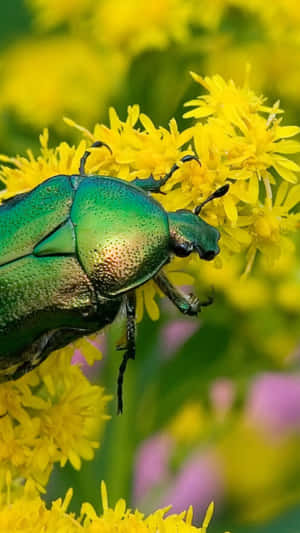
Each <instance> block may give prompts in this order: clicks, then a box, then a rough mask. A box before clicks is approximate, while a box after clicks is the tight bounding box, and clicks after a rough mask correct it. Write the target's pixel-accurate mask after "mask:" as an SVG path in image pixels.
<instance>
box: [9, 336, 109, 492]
mask: <svg viewBox="0 0 300 533" xmlns="http://www.w3.org/2000/svg"><path fill="white" fill-rule="evenodd" d="M73 351H74V348H73V349H72V347H71V346H69V347H67V348H65V349H63V350H60V351H59V352H55V353H54V354H53V355H51V356H50V357H49V358H48V359H47V360H46V361H45V362H44V363H43V364H42V365H41V366H40V367H39V368H37V369H36V370H34V371H32V372H30V373H29V374H26V375H25V376H23V377H22V378H20V379H18V380H17V381H13V382H8V383H3V384H1V387H0V411H1V414H2V418H1V419H0V465H1V466H0V492H1V490H3V486H4V484H5V473H6V472H7V471H10V472H11V474H12V477H13V480H15V486H14V488H15V491H16V493H18V492H19V490H20V482H21V481H22V479H32V480H34V481H35V482H37V483H38V484H39V485H42V486H45V484H46V483H47V482H48V478H49V474H50V473H51V470H52V468H53V465H54V463H55V462H59V463H60V464H61V465H64V464H65V463H66V462H67V461H70V463H71V464H72V465H73V466H74V468H76V469H79V468H80V465H81V459H85V460H91V459H92V458H93V456H94V449H95V448H97V447H98V434H99V429H100V428H101V425H103V423H104V421H105V420H106V419H107V418H108V417H107V415H106V414H105V409H106V404H107V402H108V400H109V399H110V398H109V397H108V396H105V395H104V392H103V389H101V388H100V387H98V386H95V385H91V384H90V383H89V381H88V380H87V379H86V377H85V376H84V375H83V373H82V372H81V370H80V368H79V367H78V366H74V365H73V366H72V365H71V358H72V355H73ZM18 480H19V481H18Z"/></svg>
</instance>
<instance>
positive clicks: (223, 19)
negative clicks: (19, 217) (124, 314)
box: [0, 0, 300, 533]
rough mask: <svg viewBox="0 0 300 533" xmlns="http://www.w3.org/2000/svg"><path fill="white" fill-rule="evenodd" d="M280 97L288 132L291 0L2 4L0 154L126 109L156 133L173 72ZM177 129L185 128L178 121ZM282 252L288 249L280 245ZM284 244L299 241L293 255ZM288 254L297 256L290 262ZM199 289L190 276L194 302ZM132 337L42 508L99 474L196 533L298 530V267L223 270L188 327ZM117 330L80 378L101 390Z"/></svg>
mask: <svg viewBox="0 0 300 533" xmlns="http://www.w3.org/2000/svg"><path fill="white" fill-rule="evenodd" d="M247 64H251V73H250V86H251V87H252V88H253V89H254V90H256V91H257V92H258V93H259V94H260V93H261V92H262V93H263V94H265V95H266V96H267V97H268V99H269V100H268V101H269V102H273V101H274V100H277V99H280V101H281V107H282V108H283V109H284V110H285V111H286V117H287V120H288V121H289V123H294V124H299V123H300V99H299V94H300V71H299V64H300V7H298V3H297V2H296V1H292V0H286V1H284V0H282V1H280V0H273V2H272V3H271V4H270V5H269V4H268V5H267V4H266V3H265V2H263V1H262V0H256V1H254V0H252V1H249V2H247V3H246V2H242V1H241V0H240V1H239V0H218V1H216V2H210V1H209V0H206V1H205V0H202V1H201V0H198V1H192V0H186V1H185V0H160V1H159V2H158V1H157V2H156V1H154V2H152V3H151V5H150V3H149V2H148V3H147V2H144V1H141V2H134V1H130V0H122V1H121V0H120V1H118V0H112V1H108V0H105V1H104V0H103V1H95V0H72V1H68V0H60V1H57V0H45V1H44V0H28V1H25V0H24V1H22V0H11V1H10V2H2V4H1V17H0V95H1V98H0V118H1V120H0V152H2V153H6V154H9V155H13V154H15V153H20V154H22V153H25V151H26V149H28V148H31V149H32V150H33V152H34V153H37V150H38V135H39V133H40V132H41V130H42V129H43V127H49V128H50V133H51V143H52V145H55V144H56V142H59V141H62V140H67V141H69V142H76V140H77V139H78V137H76V133H74V131H73V130H71V129H70V128H68V127H67V126H66V125H65V124H64V123H63V121H62V117H63V116H64V115H67V116H69V117H71V118H72V119H74V120H76V121H78V122H79V123H80V124H82V125H83V126H85V127H92V126H93V124H94V123H95V122H101V121H103V122H107V117H108V107H109V106H114V107H115V108H116V110H117V112H118V113H119V115H120V116H121V117H122V118H124V117H125V114H126V109H127V106H128V105H130V104H135V103H137V104H139V105H140V107H141V109H142V111H143V112H145V113H146V114H147V115H148V116H150V117H151V119H152V120H153V122H154V123H155V124H156V125H162V126H167V124H168V122H169V120H170V118H172V117H174V116H175V117H176V119H177V120H178V123H179V126H181V125H183V119H182V114H183V107H182V104H183V102H184V101H186V100H189V99H190V98H192V97H194V96H195V87H194V85H193V83H192V81H191V78H190V76H189V70H193V71H195V72H198V73H200V74H203V75H211V74H215V73H218V74H221V75H222V76H224V77H225V79H228V78H233V79H234V80H235V81H236V82H237V83H239V84H242V83H243V80H244V79H245V75H246V71H247ZM185 125H186V121H185ZM297 244H299V243H297V239H296V245H297ZM298 250H299V246H298ZM298 255H299V254H298ZM211 284H212V285H213V284H214V282H213V280H212V281H211V283H210V280H207V279H206V280H205V283H204V287H205V288H204V290H203V288H202V287H197V288H196V292H197V293H201V291H203V292H205V291H206V289H207V288H208V287H209V286H210V285H211ZM160 308H161V317H160V319H159V320H158V321H156V322H152V321H151V320H150V319H149V318H147V317H145V318H144V319H143V321H142V323H141V324H139V327H138V340H137V354H138V355H137V360H136V362H135V363H134V364H130V365H129V366H130V367H129V369H128V371H127V374H126V379H125V412H124V414H123V416H121V417H117V416H116V414H115V411H116V408H115V402H114V401H112V402H111V403H110V413H111V415H112V419H111V420H110V421H109V422H108V423H107V425H106V430H105V433H104V435H103V436H102V437H101V442H102V444H101V447H100V450H99V451H98V452H97V454H96V458H95V460H94V461H93V462H91V463H85V464H84V465H83V467H82V469H81V471H80V472H75V471H74V470H73V469H72V467H70V466H67V467H65V468H64V469H56V470H55V472H54V473H53V475H52V477H51V480H50V485H49V491H48V493H47V498H48V499H49V501H50V500H52V499H53V498H55V497H57V496H58V495H63V494H64V493H65V491H66V489H67V488H68V487H69V486H73V487H74V488H75V496H74V498H73V500H72V508H73V509H75V510H78V509H79V507H80V504H81V502H82V501H86V500H88V501H90V502H91V503H93V504H95V506H96V507H97V505H98V499H99V498H98V492H99V480H100V479H104V480H105V481H106V483H107V486H108V491H109V494H110V501H111V503H112V504H113V503H114V502H115V501H117V499H118V498H120V497H124V498H126V500H127V502H128V504H129V505H131V506H137V507H138V508H139V509H140V510H144V511H146V512H150V511H151V510H154V509H155V508H157V507H159V506H162V505H167V504H169V503H172V504H173V506H174V510H175V511H180V510H183V509H185V508H187V506H188V505H189V504H193V505H194V508H195V517H196V521H197V517H198V516H199V517H200V516H203V513H204V510H205V508H206V507H207V505H208V503H209V502H210V501H211V500H215V504H216V512H215V516H214V519H213V521H212V524H211V527H210V531H211V533H213V532H214V531H223V530H231V531H232V532H235V533H241V532H243V533H245V532H246V533H248V532H249V533H250V532H251V533H268V532H272V533H277V532H278V533H285V532H290V533H293V532H295V533H296V532H298V531H299V530H300V451H299V449H300V447H299V444H300V373H299V359H300V342H299V341H300V334H299V325H300V318H299V312H300V270H299V260H298V256H297V255H293V256H291V257H289V256H288V257H285V258H283V260H282V261H281V263H280V265H279V266H278V267H277V268H276V269H273V268H272V267H270V266H268V265H266V264H264V263H263V262H262V261H261V262H258V264H257V265H256V266H255V269H254V271H253V273H252V276H251V278H250V279H249V281H248V282H247V283H245V284H244V285H243V286H242V287H241V286H240V285H239V283H238V279H237V278H236V280H235V279H234V276H232V275H231V274H230V273H228V279H224V280H223V282H222V283H219V284H218V285H217V286H216V287H215V303H214V305H213V306H211V307H210V308H207V309H206V310H205V312H204V313H203V315H202V316H201V320H192V319H182V317H180V316H179V314H178V313H177V311H175V310H174V309H173V308H172V307H170V306H169V305H168V304H166V303H165V302H163V301H162V302H161V303H160ZM120 327H121V323H118V324H116V325H114V327H112V328H111V329H110V331H109V332H108V333H107V335H106V337H105V339H104V340H103V337H102V336H101V337H99V342H100V343H101V346H102V347H103V346H104V348H103V351H104V354H105V357H104V360H103V361H102V362H101V364H100V365H95V367H94V368H93V369H92V371H89V372H90V374H89V375H90V377H91V379H92V380H94V381H95V382H96V381H99V383H101V384H102V385H103V386H105V388H106V390H107V392H108V393H110V394H114V392H115V386H116V376H117V372H118V367H119V363H120V355H119V354H118V353H117V352H116V351H115V344H116V341H117V339H118V337H119V335H120Z"/></svg>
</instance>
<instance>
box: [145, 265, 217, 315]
mask: <svg viewBox="0 0 300 533" xmlns="http://www.w3.org/2000/svg"><path fill="white" fill-rule="evenodd" d="M154 281H155V283H156V284H157V285H158V287H159V288H160V290H161V291H162V292H163V293H164V294H165V295H166V296H167V297H168V298H169V300H171V302H173V304H174V305H176V307H177V308H178V309H179V311H181V313H183V314H184V315H190V316H195V315H197V314H198V313H200V311H201V307H206V306H208V305H210V304H212V303H213V298H212V297H210V298H209V299H208V300H207V301H205V302H200V300H199V299H198V298H197V297H196V296H194V295H190V296H187V295H186V294H183V293H182V292H179V290H178V289H176V287H174V286H173V285H172V283H170V281H169V280H168V278H167V277H166V275H165V274H164V273H163V272H162V271H161V272H159V274H157V276H155V278H154Z"/></svg>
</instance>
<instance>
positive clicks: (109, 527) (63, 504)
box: [0, 483, 214, 533]
mask: <svg viewBox="0 0 300 533" xmlns="http://www.w3.org/2000/svg"><path fill="white" fill-rule="evenodd" d="M101 494H102V505H103V513H102V514H101V515H98V514H97V512H96V511H95V509H94V508H93V507H92V505H91V504H89V503H84V504H83V505H82V507H81V513H80V516H79V517H76V516H75V515H74V514H73V513H68V512H67V509H68V506H69V503H70V500H71V498H72V490H71V489H70V490H69V491H68V492H67V494H66V496H65V499H64V500H62V499H58V500H56V501H54V502H53V503H52V506H51V508H50V509H47V508H46V505H45V502H44V501H43V500H41V498H40V497H39V496H38V495H37V494H36V493H35V492H34V490H32V487H30V486H29V485H27V486H26V487H25V492H24V495H23V497H21V498H19V499H18V500H16V501H15V502H13V503H10V501H9V496H8V501H7V503H6V505H3V506H2V508H0V530H1V532H2V533H17V532H22V533H40V532H41V531H47V532H48V533H57V532H58V531H63V532H64V533H73V532H74V533H77V532H78V531H86V533H97V532H99V533H100V532H101V533H110V532H111V531H115V532H116V533H130V532H132V531H135V532H136V533H156V532H157V531H165V532H166V533H172V532H173V531H176V532H178V533H189V532H196V531H198V532H199V533H206V531H207V528H208V526H209V522H210V520H211V518H212V514H213V510H214V506H213V504H210V506H209V507H208V509H207V512H206V515H205V517H204V520H203V524H202V527H200V528H197V527H195V526H193V525H192V518H193V510H192V508H191V507H190V508H189V509H188V511H186V512H183V513H180V514H178V515H177V514H170V515H168V516H167V517H166V516H165V514H166V512H167V511H169V510H170V507H167V508H165V509H158V510H157V511H154V513H152V514H150V515H149V516H147V517H145V516H144V515H143V513H141V512H140V511H137V510H136V511H134V512H133V511H131V510H130V509H126V503H125V501H124V500H119V501H118V502H117V503H116V505H115V507H114V508H110V507H109V505H108V499H107V492H106V487H105V484H104V483H102V485H101Z"/></svg>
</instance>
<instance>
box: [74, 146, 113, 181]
mask: <svg viewBox="0 0 300 533" xmlns="http://www.w3.org/2000/svg"><path fill="white" fill-rule="evenodd" d="M101 146H105V147H106V148H107V149H108V150H109V151H110V153H111V154H112V150H111V148H110V146H108V144H106V143H104V142H102V141H96V142H94V143H93V144H92V145H91V148H101ZM90 155H91V152H90V151H89V150H86V151H85V152H84V154H83V156H82V158H81V159H80V164H79V174H80V176H85V175H86V174H85V163H86V160H87V158H88V157H89V156H90Z"/></svg>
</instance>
